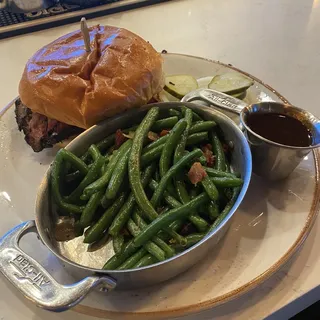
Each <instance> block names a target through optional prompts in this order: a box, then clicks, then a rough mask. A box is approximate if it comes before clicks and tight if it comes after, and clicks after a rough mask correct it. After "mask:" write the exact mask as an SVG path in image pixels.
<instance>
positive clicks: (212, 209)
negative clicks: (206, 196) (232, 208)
mask: <svg viewBox="0 0 320 320" xmlns="http://www.w3.org/2000/svg"><path fill="white" fill-rule="evenodd" d="M208 212H209V218H210V219H211V220H215V219H217V218H218V216H219V214H220V210H219V206H218V204H217V203H216V202H214V201H211V203H210V204H209V206H208Z"/></svg>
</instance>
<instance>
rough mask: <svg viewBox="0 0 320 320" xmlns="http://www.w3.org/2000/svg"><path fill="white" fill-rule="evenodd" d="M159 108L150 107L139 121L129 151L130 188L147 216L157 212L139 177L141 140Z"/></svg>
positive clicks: (154, 214) (156, 115)
mask: <svg viewBox="0 0 320 320" xmlns="http://www.w3.org/2000/svg"><path fill="white" fill-rule="evenodd" d="M158 114H159V109H158V108H155V107H153V108H151V109H150V110H149V112H148V113H147V115H146V116H145V118H144V119H143V120H142V122H141V123H140V125H139V127H138V129H137V130H136V134H135V136H134V139H133V144H132V148H131V153H130V157H129V164H128V167H129V180H130V184H131V189H132V191H133V193H134V196H135V199H136V202H137V204H138V205H139V207H140V208H141V209H142V210H143V211H144V212H145V214H146V215H147V216H149V217H150V218H151V219H150V220H152V218H153V217H154V218H156V217H157V216H158V214H157V212H156V211H155V209H154V208H153V206H152V204H151V203H150V201H149V199H148V197H147V195H146V193H145V191H144V188H143V185H142V182H141V177H140V167H141V158H140V157H141V151H142V146H143V141H144V139H145V138H146V136H147V134H148V132H149V130H150V128H151V127H152V125H153V123H154V121H155V120H156V118H157V117H158Z"/></svg>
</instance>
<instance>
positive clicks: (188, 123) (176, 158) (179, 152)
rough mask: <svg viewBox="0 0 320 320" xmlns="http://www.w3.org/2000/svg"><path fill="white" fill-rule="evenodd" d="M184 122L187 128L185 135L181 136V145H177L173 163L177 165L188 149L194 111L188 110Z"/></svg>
mask: <svg viewBox="0 0 320 320" xmlns="http://www.w3.org/2000/svg"><path fill="white" fill-rule="evenodd" d="M184 120H185V121H186V128H185V130H184V132H183V134H182V135H181V139H180V141H179V143H178V144H177V147H176V150H175V152H174V160H173V163H177V162H178V161H179V160H180V159H181V158H182V157H183V154H184V151H185V148H186V143H187V139H188V136H189V130H190V127H191V124H192V111H191V109H186V111H185V116H184Z"/></svg>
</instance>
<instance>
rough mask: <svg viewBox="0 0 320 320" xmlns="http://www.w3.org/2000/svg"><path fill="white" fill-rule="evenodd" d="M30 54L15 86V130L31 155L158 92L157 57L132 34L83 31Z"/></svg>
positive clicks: (97, 29) (119, 30)
mask: <svg viewBox="0 0 320 320" xmlns="http://www.w3.org/2000/svg"><path fill="white" fill-rule="evenodd" d="M89 36H90V49H91V50H90V52H88V51H86V48H85V44H84V39H83V36H82V33H81V31H80V30H79V31H75V32H72V33H70V34H67V35H65V36H63V37H61V38H59V39H57V40H55V41H53V42H52V43H50V44H48V45H47V46H45V47H43V48H42V49H40V50H39V51H38V52H36V53H35V54H34V55H33V56H32V57H31V59H30V60H29V61H28V62H27V64H26V67H25V69H24V72H23V75H22V78H21V81H20V84H19V99H17V100H16V107H15V114H16V120H17V123H18V127H19V130H20V131H23V133H24V135H25V140H26V142H27V143H28V144H29V145H30V146H31V147H32V149H33V150H34V151H35V152H39V151H41V150H43V149H44V148H48V147H52V146H53V145H54V144H56V143H58V142H61V141H62V140H65V139H67V138H69V137H71V136H74V135H77V134H79V133H80V132H81V131H83V130H85V129H87V128H89V127H91V126H92V125H94V124H96V123H98V122H99V121H101V120H104V119H106V118H109V117H112V116H114V115H116V114H119V113H122V112H125V111H126V110H128V109H131V108H136V107H139V106H142V105H144V104H146V103H148V102H149V101H150V100H152V98H153V97H154V96H155V95H157V94H158V93H159V92H160V91H161V90H162V88H163V83H164V77H163V70H162V58H161V55H160V54H159V53H158V52H157V51H156V50H155V49H154V48H153V47H152V46H151V44H149V43H148V42H146V41H145V40H143V39H142V38H140V37H139V36H138V35H136V34H134V33H132V32H130V31H128V30H126V29H122V28H116V27H112V26H104V27H103V26H99V25H98V26H93V27H91V28H89Z"/></svg>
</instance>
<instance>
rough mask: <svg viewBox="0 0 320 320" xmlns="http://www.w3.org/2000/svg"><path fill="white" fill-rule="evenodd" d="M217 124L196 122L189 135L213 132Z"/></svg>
mask: <svg viewBox="0 0 320 320" xmlns="http://www.w3.org/2000/svg"><path fill="white" fill-rule="evenodd" d="M216 125H217V124H216V123H215V122H214V121H200V122H196V123H195V124H193V125H192V127H191V128H190V131H189V133H190V134H193V133H198V132H202V131H209V130H211V129H212V128H213V127H215V126H216Z"/></svg>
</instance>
